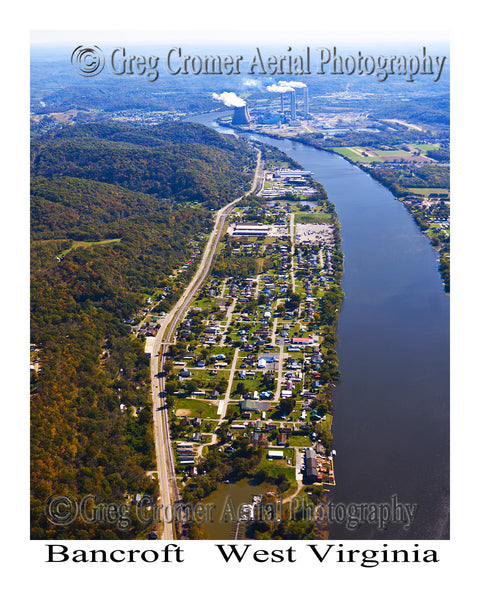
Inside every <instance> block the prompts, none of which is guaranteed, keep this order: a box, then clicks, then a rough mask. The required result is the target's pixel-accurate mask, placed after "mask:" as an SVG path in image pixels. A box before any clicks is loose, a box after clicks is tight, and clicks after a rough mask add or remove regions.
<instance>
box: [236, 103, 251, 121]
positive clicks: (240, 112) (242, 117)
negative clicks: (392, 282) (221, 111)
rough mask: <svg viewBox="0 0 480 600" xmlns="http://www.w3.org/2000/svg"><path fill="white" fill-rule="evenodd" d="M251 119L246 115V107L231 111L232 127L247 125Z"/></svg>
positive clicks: (237, 107)
mask: <svg viewBox="0 0 480 600" xmlns="http://www.w3.org/2000/svg"><path fill="white" fill-rule="evenodd" d="M251 121H252V117H251V116H250V115H249V113H248V108H247V105H246V104H244V105H243V106H235V108H234V110H233V119H232V125H248V124H249V123H250V122H251Z"/></svg>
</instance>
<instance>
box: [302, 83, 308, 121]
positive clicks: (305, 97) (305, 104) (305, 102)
mask: <svg viewBox="0 0 480 600" xmlns="http://www.w3.org/2000/svg"><path fill="white" fill-rule="evenodd" d="M303 116H304V117H305V119H308V88H307V86H305V87H304V88H303Z"/></svg>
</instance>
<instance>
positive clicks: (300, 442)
mask: <svg viewBox="0 0 480 600" xmlns="http://www.w3.org/2000/svg"><path fill="white" fill-rule="evenodd" d="M288 444H289V446H307V447H308V446H310V445H311V441H310V438H309V437H308V435H291V436H290V437H289V438H288Z"/></svg>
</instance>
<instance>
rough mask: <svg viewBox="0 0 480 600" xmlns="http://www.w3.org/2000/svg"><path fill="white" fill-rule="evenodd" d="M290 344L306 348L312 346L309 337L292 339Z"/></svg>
mask: <svg viewBox="0 0 480 600" xmlns="http://www.w3.org/2000/svg"><path fill="white" fill-rule="evenodd" d="M292 344H303V345H305V346H306V345H307V344H313V340H312V338H309V337H308V338H307V337H294V338H292Z"/></svg>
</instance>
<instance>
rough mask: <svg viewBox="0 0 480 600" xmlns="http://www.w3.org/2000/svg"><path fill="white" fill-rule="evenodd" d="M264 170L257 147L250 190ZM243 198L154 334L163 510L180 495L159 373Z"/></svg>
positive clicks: (221, 221)
mask: <svg viewBox="0 0 480 600" xmlns="http://www.w3.org/2000/svg"><path fill="white" fill-rule="evenodd" d="M262 173H263V163H262V160H261V153H260V151H259V150H257V167H256V170H255V175H254V178H253V183H252V186H251V188H250V190H249V192H247V193H254V192H258V190H259V187H260V185H261V174H262ZM242 198H243V194H242V196H240V197H239V198H236V199H235V200H233V202H230V203H229V204H227V205H226V206H224V207H223V208H222V209H220V210H219V211H218V213H217V217H216V219H215V225H214V228H213V230H212V233H211V234H210V237H209V240H208V242H207V245H206V247H205V250H204V253H203V257H202V259H201V261H200V264H199V266H198V269H197V271H196V273H195V275H194V276H193V278H192V280H191V281H190V283H189V284H188V286H187V287H186V289H185V291H184V292H183V294H182V296H181V297H180V298H179V300H178V302H177V303H176V304H175V306H174V307H173V309H172V310H171V311H170V312H169V313H168V315H167V316H166V317H165V318H164V319H163V320H162V324H161V326H160V328H159V330H158V332H157V335H156V337H155V343H154V348H153V351H152V356H151V361H150V377H151V387H152V389H151V393H152V404H153V432H154V436H155V453H156V459H157V471H158V485H159V492H160V502H161V504H162V505H163V511H161V512H160V514H162V513H163V512H164V511H165V507H168V512H169V513H170V511H171V510H172V507H174V505H175V502H178V501H179V500H180V499H181V498H180V494H179V492H178V486H177V480H176V476H175V460H174V457H173V451H172V444H171V440H170V429H169V426H168V410H167V407H166V404H165V378H164V377H161V376H160V375H161V374H162V372H163V364H164V360H165V356H164V355H165V353H166V351H167V349H168V345H169V343H170V342H171V338H172V335H173V334H174V333H175V330H176V329H177V326H178V324H179V323H180V321H181V319H182V317H183V315H184V314H185V311H186V310H187V308H188V306H189V304H190V302H191V301H192V299H193V297H194V295H195V293H196V292H197V290H198V289H199V288H200V286H201V285H202V284H203V282H204V280H205V278H206V277H207V275H208V273H209V271H210V267H211V266H212V262H213V259H214V256H215V252H216V250H217V247H218V243H219V241H220V239H221V237H222V233H223V229H224V225H225V222H226V220H227V218H228V216H229V214H230V213H231V212H232V210H233V208H234V207H235V205H236V204H237V203H238V202H239V201H240V200H241V199H242ZM163 524H164V528H163V532H162V539H164V540H173V539H175V537H176V532H175V527H174V525H173V523H170V522H168V521H164V523H163Z"/></svg>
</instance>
